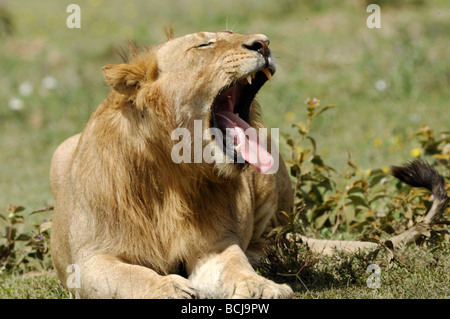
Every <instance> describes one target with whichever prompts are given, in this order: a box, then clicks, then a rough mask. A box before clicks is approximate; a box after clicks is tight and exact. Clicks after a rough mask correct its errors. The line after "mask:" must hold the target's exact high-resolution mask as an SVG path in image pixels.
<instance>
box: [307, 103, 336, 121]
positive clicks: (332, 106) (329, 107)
mask: <svg viewBox="0 0 450 319" xmlns="http://www.w3.org/2000/svg"><path fill="white" fill-rule="evenodd" d="M335 107H336V105H334V104H331V105H325V106H324V107H322V108H321V109H320V110H319V111H317V113H315V114H314V115H313V116H312V118H315V117H317V116H318V115H319V114H321V113H323V112H325V111H326V110H329V109H332V108H335Z"/></svg>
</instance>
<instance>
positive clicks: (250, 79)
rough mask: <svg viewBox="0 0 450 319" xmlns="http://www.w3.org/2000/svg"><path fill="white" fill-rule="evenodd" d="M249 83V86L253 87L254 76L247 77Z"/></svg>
mask: <svg viewBox="0 0 450 319" xmlns="http://www.w3.org/2000/svg"><path fill="white" fill-rule="evenodd" d="M247 82H248V84H250V85H252V76H251V75H249V76H247Z"/></svg>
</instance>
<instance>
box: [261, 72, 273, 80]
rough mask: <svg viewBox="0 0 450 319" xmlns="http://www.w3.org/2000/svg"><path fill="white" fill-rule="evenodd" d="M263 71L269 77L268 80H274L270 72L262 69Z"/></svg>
mask: <svg viewBox="0 0 450 319" xmlns="http://www.w3.org/2000/svg"><path fill="white" fill-rule="evenodd" d="M261 71H263V72H264V74H265V75H266V76H267V79H269V81H271V80H272V74H270V71H269V70H268V69H262V70H261Z"/></svg>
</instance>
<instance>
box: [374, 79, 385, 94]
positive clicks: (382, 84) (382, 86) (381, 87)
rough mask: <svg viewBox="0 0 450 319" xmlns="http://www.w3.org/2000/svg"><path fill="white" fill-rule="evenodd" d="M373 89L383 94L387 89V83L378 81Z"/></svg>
mask: <svg viewBox="0 0 450 319" xmlns="http://www.w3.org/2000/svg"><path fill="white" fill-rule="evenodd" d="M375 88H376V89H377V90H378V91H380V92H383V91H384V90H386V88H387V82H386V81H385V80H378V81H376V82H375Z"/></svg>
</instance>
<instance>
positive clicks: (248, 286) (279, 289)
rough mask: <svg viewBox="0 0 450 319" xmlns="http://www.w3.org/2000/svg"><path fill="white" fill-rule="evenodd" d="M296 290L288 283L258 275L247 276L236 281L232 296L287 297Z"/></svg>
mask: <svg viewBox="0 0 450 319" xmlns="http://www.w3.org/2000/svg"><path fill="white" fill-rule="evenodd" d="M293 294H294V292H293V291H292V289H291V287H289V286H288V285H286V284H284V285H280V284H276V283H274V282H273V281H271V280H268V279H266V278H264V277H261V276H258V275H256V274H255V275H252V276H246V277H244V278H242V279H241V280H239V281H238V282H237V283H236V289H235V291H234V294H233V296H232V298H255V299H258V298H259V299H276V298H279V299H287V298H292V296H293Z"/></svg>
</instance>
